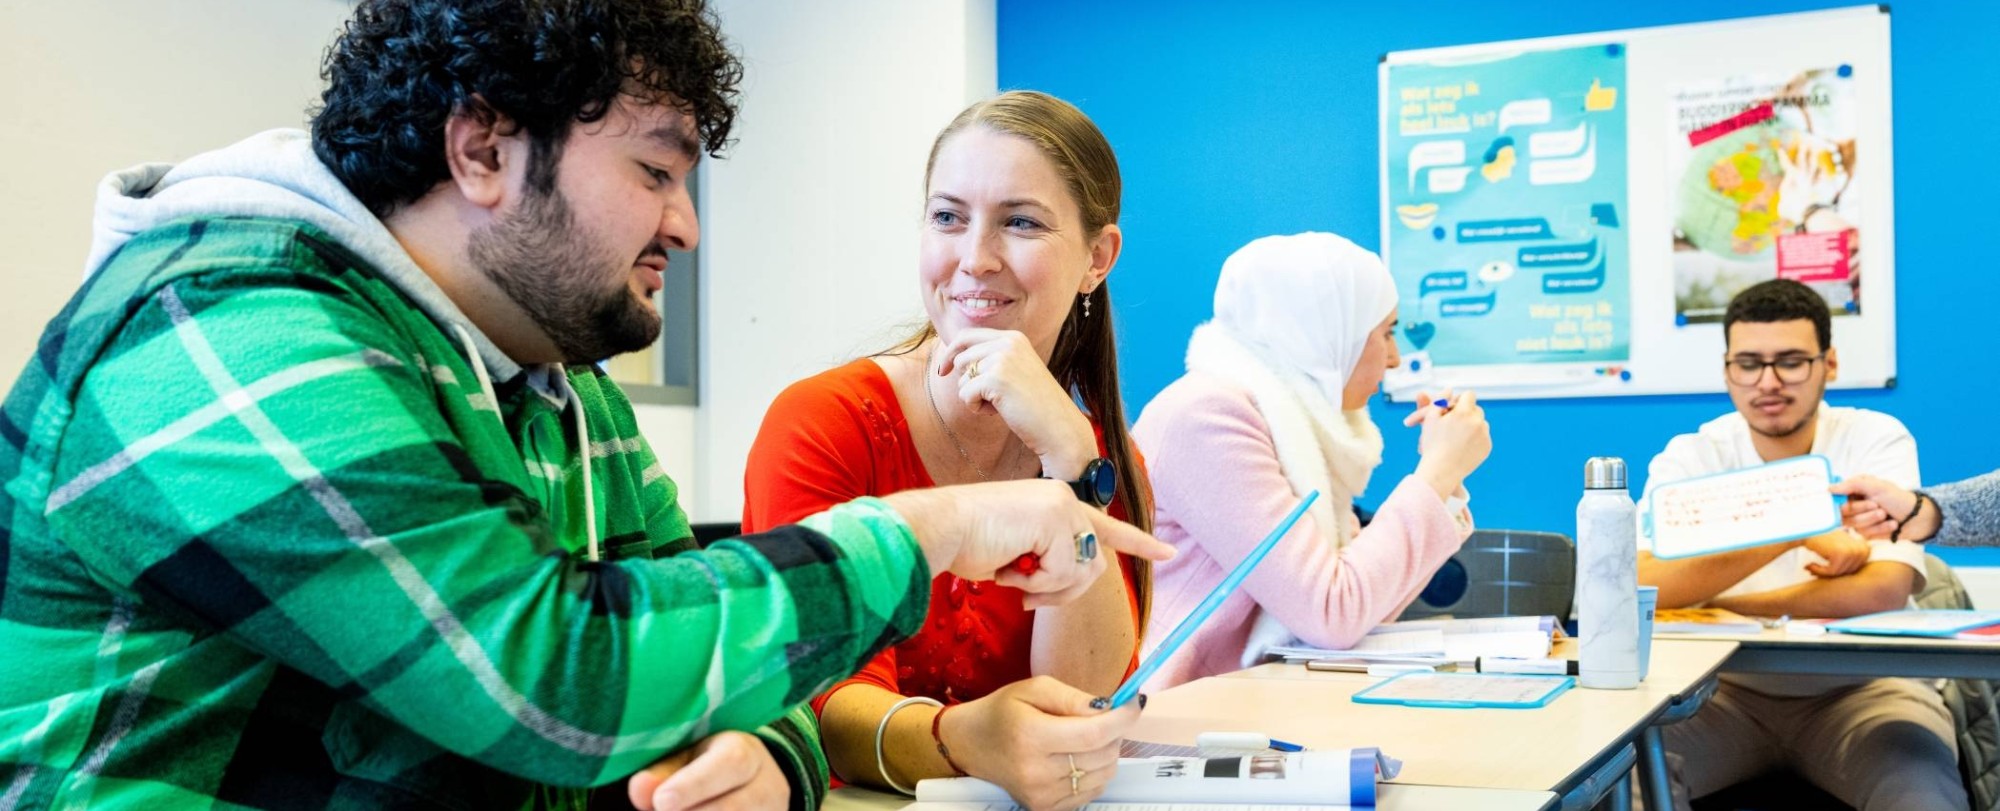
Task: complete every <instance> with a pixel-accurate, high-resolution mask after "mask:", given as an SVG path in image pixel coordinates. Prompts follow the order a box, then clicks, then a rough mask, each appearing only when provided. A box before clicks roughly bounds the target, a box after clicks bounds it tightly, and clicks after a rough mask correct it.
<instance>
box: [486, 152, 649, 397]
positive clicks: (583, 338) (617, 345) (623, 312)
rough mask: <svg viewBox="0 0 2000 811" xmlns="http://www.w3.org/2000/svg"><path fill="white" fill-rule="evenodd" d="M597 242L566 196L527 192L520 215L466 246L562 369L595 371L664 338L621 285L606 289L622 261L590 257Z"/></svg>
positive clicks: (499, 223) (645, 309) (502, 221)
mask: <svg viewBox="0 0 2000 811" xmlns="http://www.w3.org/2000/svg"><path fill="white" fill-rule="evenodd" d="M593 237H594V235H593V234H591V233H589V232H588V231H586V230H583V229H580V228H578V227H577V225H576V218H575V217H574V216H573V214H572V213H571V211H570V207H569V201H568V200H567V199H565V198H564V197H563V194H562V191H561V190H552V191H549V192H547V193H542V192H535V191H530V192H529V194H528V196H527V197H526V198H525V199H523V200H522V202H521V209H520V211H518V212H516V213H514V214H513V215H511V216H508V217H505V218H503V219H500V220H499V221H497V222H494V223H493V224H492V225H490V226H488V227H486V228H482V229H480V230H478V231H475V232H473V234H472V237H471V239H470V240H468V242H467V244H466V254H467V256H468V257H469V258H470V259H471V261H472V264H473V265H474V266H475V267H477V268H479V270H480V271H481V272H482V273H485V274H486V277H487V278H489V279H492V280H493V283H494V284H495V285H497V286H499V288H500V291H501V292H502V293H505V294H507V297H508V298H511V299H513V300H514V303H515V304H517V305H519V306H520V307H521V309H522V310H523V311H525V312H527V314H528V317H529V318H532V319H534V321H535V324H536V325H537V326H539V327H541V329H542V332H543V333H544V334H546V335H548V336H549V340H550V341H552V342H554V343H555V345H556V350H557V351H558V352H560V353H561V354H562V358H563V362H564V363H571V364H582V363H596V362H597V361H600V360H603V359H605V358H608V357H611V356H612V355H616V354H619V353H622V352H631V351H634V350H638V349H644V348H646V347H648V346H651V345H652V343H653V341H654V340H655V339H658V338H659V337H660V314H659V313H657V312H655V311H654V310H653V309H652V308H650V307H647V306H646V305H645V304H644V303H643V302H641V301H640V300H639V299H638V298H637V297H636V296H633V295H632V293H631V291H630V290H629V289H628V288H627V287H626V286H625V285H624V284H618V285H616V286H606V285H605V282H606V281H607V279H606V278H605V270H606V268H610V267H613V266H614V265H616V264H617V263H618V259H617V258H615V257H609V256H604V255H596V254H593V252H592V250H591V248H592V246H593V245H595V244H597V240H595V239H593ZM620 281H621V282H622V281H624V278H623V277H621V278H620Z"/></svg>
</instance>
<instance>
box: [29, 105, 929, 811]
mask: <svg viewBox="0 0 2000 811" xmlns="http://www.w3.org/2000/svg"><path fill="white" fill-rule="evenodd" d="M106 183H107V186H106V187H105V188H104V189H103V190H101V193H100V201H99V217H98V222H97V228H98V231H99V233H98V241H97V245H96V246H95V247H94V248H93V253H92V260H91V264H92V266H93V267H94V268H95V270H94V272H92V273H91V275H90V276H89V277H88V278H87V279H86V281H85V282H84V284H83V287H82V289H81V290H80V291H79V292H78V293H77V294H76V296H75V297H74V298H73V299H71V300H70V302H69V304H68V306H67V307H66V308H65V309H64V310H63V311H62V312H61V313H60V314H59V315H57V316H56V318H55V319H54V321H52V322H51V323H50V324H49V326H48V329H47V331H46V332H44V334H43V336H42V340H41V343H40V346H39V350H38V352H37V354H36V356H35V357H34V358H33V359H32V360H31V361H30V363H29V365H28V367H27V369H26V370H25V371H24V372H23V374H22V375H21V377H20V379H19V381H18V382H17V383H16V385H15V387H14V389H13V391H12V392H11V394H10V395H9V396H8V397H7V399H6V401H5V405H4V408H0V482H4V485H5V489H4V492H0V809H14V808H86V807H88V808H148V809H157V808H182V807H197V808H230V809H233V808H522V807H530V806H547V805H571V806H574V805H578V804H580V803H581V802H582V801H583V799H584V797H585V792H584V790H583V787H588V786H596V785H605V784H612V789H610V790H616V791H617V792H619V793H620V794H622V792H623V789H622V785H618V783H617V781H619V779H620V778H622V777H623V776H625V775H628V774H630V773H631V772H633V771H635V770H637V769H639V768H641V767H643V766H645V765H646V764H648V763H649V762H651V761H653V760H655V759H657V758H659V757H660V756H662V755H664V754H666V753H668V752H670V751H672V750H675V749H678V748H680V747H683V746H685V745H687V744H689V743H691V742H693V741H696V740H698V739H700V738H701V737H704V736H706V735H708V734H711V733H714V732H717V731H721V730H729V729H736V730H750V731H754V732H755V733H756V734H758V735H759V736H760V737H761V739H762V740H764V741H765V742H766V743H767V745H768V746H769V748H770V749H771V751H772V753H773V755H774V756H775V757H776V759H777V760H778V762H779V763H780V764H781V766H783V767H784V768H785V769H786V770H787V774H788V776H789V777H790V778H791V781H792V785H793V787H794V790H795V791H794V793H795V800H794V808H808V809H809V808H811V807H813V806H814V805H815V804H816V802H817V800H818V798H819V797H820V796H821V795H822V794H823V792H824V791H825V783H826V766H825V762H824V759H823V757H822V756H821V754H820V752H819V750H818V748H817V746H818V744H817V738H818V735H817V731H816V729H815V728H814V726H813V720H812V716H811V715H810V713H809V712H806V711H804V710H803V709H802V708H801V706H800V705H801V702H803V701H804V700H806V699H807V698H809V697H810V696H812V695H813V694H815V693H817V692H819V691H820V690H822V689H824V688H826V687H827V686H829V685H831V684H832V683H833V682H834V681H835V680H837V679H839V678H841V677H843V676H845V675H847V674H848V673H850V672H852V671H853V670H854V669H855V668H857V667H859V666H860V664H861V663H862V662H864V661H866V660H867V659H868V658H869V657H870V656H872V655H873V654H874V653H875V652H877V651H879V650H881V649H882V648H883V647H884V646H886V645H888V644H890V643H891V642H893V641H895V640H897V639H900V638H902V637H904V636H907V635H908V634H910V633H911V632H913V631H914V630H915V628H916V627H917V625H918V624H919V623H920V622H921V621H922V619H923V611H924V607H925V606H926V605H927V600H928V597H927V594H928V587H929V581H930V572H929V571H928V567H927V566H926V565H925V563H924V560H923V557H922V554H921V550H920V549H919V548H918V547H917V545H916V543H915V541H914V539H913V538H911V537H910V534H909V528H908V527H907V525H905V524H904V523H903V522H902V521H901V520H900V519H899V518H898V517H897V516H896V515H895V514H894V513H893V512H891V511H889V510H888V509H887V508H886V507H884V506H883V505H882V504H881V503H880V502H876V501H869V500H863V501H859V502H855V503H852V504H848V505H844V506H842V507H837V508H835V509H833V510H830V511H828V512H826V513H822V514H820V515H817V516H813V517H812V518H810V519H807V520H806V521H804V522H802V524H801V525H800V526H797V527H788V528H784V529H781V530H779V531H777V532H773V533H768V534H763V535H759V536H751V537H746V538H740V539H734V540H729V541H724V542H721V543H719V544H716V545H713V546H711V547H710V548H708V549H706V550H695V549H693V544H692V542H691V541H690V540H689V531H688V522H687V518H686V516H685V515H684V514H683V513H682V512H681V510H680V508H679V506H678V505H677V503H676V500H675V488H674V484H673V482H672V481H671V480H670V479H668V478H667V477H666V475H665V473H664V472H662V471H661V469H660V466H659V464H658V462H657V461H656V460H655V458H654V456H653V454H652V451H651V449H650V448H649V447H648V446H647V445H646V442H645V441H644V439H642V438H641V437H640V435H639V432H638V429H637V427H636V425H635V423H634V419H633V414H632V409H631V406H630V404H629V403H628V402H627V401H626V399H625V398H624V396H623V395H622V394H621V393H620V392H619V390H618V388H617V387H616V386H615V385H613V384H612V383H611V382H610V381H609V380H607V379H605V378H604V376H603V375H602V374H601V373H600V372H598V371H597V370H595V369H582V370H578V369H570V370H567V371H566V372H565V371H564V370H561V369H560V368H559V367H546V368H528V369H523V368H521V367H519V366H517V365H515V364H513V363H512V362H511V361H509V360H507V359H506V358H505V356H504V355H501V354H499V353H498V352H497V350H495V349H494V348H493V347H492V345H491V343H490V342H489V341H487V340H486V339H485V338H484V336H482V335H479V334H478V333H477V331H476V330H473V329H471V328H470V325H469V323H467V322H465V320H464V319H463V317H462V316H461V315H460V314H458V312H457V310H456V309H455V308H452V307H451V305H450V303H449V301H448V300H446V299H445V298H444V297H443V295H442V294H441V293H440V292H439V291H438V290H437V289H436V287H435V286H434V285H432V284H431V283H430V282H429V280H428V278H427V277H424V276H423V275H422V273H421V271H418V270H416V269H415V267H414V266H413V265H411V264H410V260H409V258H408V257H407V255H406V254H404V253H403V252H402V251H401V250H400V249H399V248H397V247H395V243H394V242H393V239H391V238H390V237H389V236H388V233H387V231H386V230H384V229H383V228H382V226H381V224H380V223H379V222H377V221H376V220H374V218H373V217H370V216H368V215H367V213H366V211H365V209H363V208H361V207H360V206H359V203H358V202H357V201H354V200H353V198H352V197H351V196H349V195H347V194H346V192H345V190H344V189H342V188H340V187H339V185H338V183H337V182H336V181H334V180H333V179H332V177H331V175H330V174H328V173H326V171H325V170H324V168H323V167H321V166H320V165H319V163H318V162H317V161H316V160H313V159H312V157H311V152H310V149H309V145H308V143H307V141H306V138H305V135H304V134H303V133H297V132H290V131H277V132H272V133H266V134H264V135H260V136H257V137H256V138H253V139H251V140H249V141H245V142H244V143H242V144H238V145H236V146H233V147H230V148H228V149H225V150H221V151H220V152H217V153H210V154H208V155H204V156H201V157H199V158H196V159H194V160H191V161H189V162H188V163H186V164H182V165H181V166H180V167H178V168H175V169H174V170H172V171H171V172H170V171H168V168H167V167H164V166H149V167H141V168H139V169H136V170H131V171H129V172H126V173H121V174H118V175H113V176H112V177H111V178H109V179H107V181H106ZM487 368H490V369H491V371H492V378H493V382H492V383H491V384H490V387H489V385H487V384H485V383H484V381H483V380H482V371H484V370H485V369H487ZM577 409H581V412H582V414H583V416H584V417H585V418H586V419H585V420H584V421H585V422H586V423H587V426H588V428H587V438H586V441H587V442H588V447H589V454H588V459H589V473H590V478H591V484H592V488H591V490H592V495H593V497H594V498H593V499H592V500H591V502H590V503H588V504H586V501H585V496H584V492H585V490H584V480H585V475H584V469H583V468H584V462H583V459H584V456H583V455H582V454H581V453H580V450H579V447H578V442H577V441H576V437H577V433H576V422H575V417H576V410H577ZM586 510H590V511H594V516H595V525H596V527H597V529H598V532H599V535H600V536H601V538H602V541H601V547H602V549H603V555H602V558H603V559H602V560H601V561H591V560H589V559H587V556H586V554H585V552H584V547H585V546H586V542H585V526H586V523H587V522H586V515H585V511H586Z"/></svg>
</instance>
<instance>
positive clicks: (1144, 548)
mask: <svg viewBox="0 0 2000 811" xmlns="http://www.w3.org/2000/svg"><path fill="white" fill-rule="evenodd" d="M1085 511H1086V512H1088V513H1090V528H1091V531H1093V532H1096V533H1097V544H1098V546H1099V547H1100V548H1104V549H1111V550H1113V551H1116V552H1120V553H1123V554H1127V555H1133V556H1136V557H1141V558H1145V559H1147V560H1150V561H1154V562H1156V563H1158V562H1164V561H1169V560H1173V559H1174V554H1175V552H1176V550H1175V549H1174V548H1173V546H1171V545H1169V544H1167V543H1166V542H1164V541H1161V540H1160V539H1158V538H1155V537H1153V536H1151V535H1148V534H1146V531H1145V530H1142V529H1140V528H1138V527H1135V526H1132V525H1131V524H1127V523H1125V522H1123V521H1120V520H1118V519H1116V518H1112V517H1111V516H1110V515H1107V514H1105V513H1101V512H1098V511H1096V510H1091V509H1088V508H1086V510H1085Z"/></svg>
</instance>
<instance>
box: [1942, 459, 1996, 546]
mask: <svg viewBox="0 0 2000 811" xmlns="http://www.w3.org/2000/svg"><path fill="white" fill-rule="evenodd" d="M1924 493H1925V494H1926V495H1929V496H1930V497H1931V500H1932V501H1935V502H1937V506H1938V531H1937V535H1936V536H1935V537H1933V538H1931V543H1935V544H1937V545H1939V546H1995V545H2000V470H1996V471H1993V472H1992V473H1988V474H1986V475H1984V476H1974V477H1972V478H1970V479H1966V480H1964V481H1958V482H1952V483H1951V484H1941V485H1938V486H1936V487H1931V488H1928V489H1926V490H1924Z"/></svg>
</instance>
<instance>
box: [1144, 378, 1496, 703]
mask: <svg viewBox="0 0 2000 811" xmlns="http://www.w3.org/2000/svg"><path fill="white" fill-rule="evenodd" d="M1132 438H1133V439H1134V440H1135V441H1136V442H1137V443H1138V445H1139V448H1140V450H1141V451H1142V452H1143V453H1144V454H1145V456H1146V469H1147V473H1148V475H1149V476H1151V478H1152V485H1153V533H1154V534H1155V535H1157V536H1158V537H1159V538H1160V540H1163V541H1166V542H1167V543H1170V544H1173V545H1174V546H1175V547H1177V548H1178V549H1179V551H1180V554H1179V555H1177V556H1175V558H1174V559H1173V560H1171V561H1168V562H1166V563H1160V564H1154V566H1155V568H1154V574H1153V578H1154V579H1153V612H1152V616H1153V619H1152V623H1151V625H1150V627H1148V628H1147V631H1146V640H1145V646H1146V654H1147V655H1151V653H1152V649H1153V646H1155V645H1157V644H1158V643H1159V642H1160V640H1161V639H1162V638H1163V637H1165V636H1166V634H1167V633H1168V632H1170V631H1172V630H1173V628H1174V626H1175V625H1177V624H1179V623H1180V621H1181V620H1182V619H1183V618H1185V617H1186V616H1187V615H1188V613H1189V612H1191V611H1193V610H1194V607H1195V605H1196V604H1197V603H1199V602H1201V599H1202V598H1203V597H1206V596H1208V593H1209V591H1211V590H1213V589H1214V588H1215V586H1216V584H1218V583H1220V582H1222V578H1223V577H1224V576H1225V575H1227V574H1228V572H1229V570H1230V569H1233V568H1235V566H1236V564H1237V563H1239V562H1241V561H1242V560H1243V558H1244V556H1246V555H1248V554H1249V553H1250V551H1251V550H1252V549H1253V548H1255V547H1256V545H1257V543H1258V542H1259V541H1261V540H1263V538H1264V536H1265V535H1267V534H1269V533H1270V531H1271V529H1272V528H1273V527H1276V526H1277V525H1278V521H1279V520H1281V519H1283V518H1284V517H1285V514H1286V513H1288V512H1290V511H1291V510H1292V508H1293V507H1296V506H1298V503H1299V499H1298V497H1297V496H1295V495H1293V494H1292V488H1291V485H1290V483H1288V482H1287V481H1286V480H1285V474H1284V472H1283V470H1282V469H1280V468H1279V466H1278V452H1277V449H1276V448H1275V447H1274V446H1273V445H1272V442H1271V432H1270V429H1269V428H1268V427H1266V425H1265V423H1264V418H1263V417H1262V415H1260V414H1259V413H1258V412H1257V406H1256V403H1255V402H1254V401H1253V400H1252V399H1251V396H1250V392H1249V391H1248V390H1247V389H1244V388H1242V387H1240V386H1238V385H1236V384H1234V383H1230V382H1227V381H1224V380H1221V379H1219V378H1216V377H1213V376H1209V375H1204V374H1200V373H1190V374H1188V375H1187V376H1185V377H1182V378H1181V379H1179V380H1177V381H1174V383H1173V384H1172V385H1170V386H1168V387H1167V388H1166V390H1165V391H1162V392H1160V395H1159V396H1158V397H1156V398H1154V400H1153V402H1152V403H1151V404H1149V405H1147V406H1146V410H1145V413H1144V414H1142V415H1141V416H1140V417H1139V422H1138V424H1137V425H1135V426H1133V430H1132ZM1344 517H1345V518H1346V519H1347V520H1353V517H1352V515H1351V514H1350V515H1348V516H1344ZM1329 535H1330V534H1329ZM1321 537H1322V536H1321V534H1320V529H1319V527H1317V526H1316V525H1315V524H1314V521H1313V517H1312V514H1311V513H1307V514H1306V515H1305V516H1304V517H1303V518H1301V519H1300V520H1299V523H1298V526H1297V527H1295V528H1293V530H1292V531H1291V533H1290V534H1288V535H1287V536H1286V537H1285V539H1284V540H1283V541H1280V542H1279V543H1278V545H1277V547H1276V548H1274V549H1272V550H1271V554H1270V556H1269V557H1266V558H1265V559H1264V561H1263V563H1261V564H1258V566H1257V568H1256V570H1254V571H1252V572H1251V573H1250V576H1249V578H1247V579H1245V580H1244V581H1243V585H1242V587H1241V588H1240V589H1238V590H1237V592H1236V593H1235V594H1232V595H1230V596H1229V598H1228V600H1226V601H1225V602H1224V603H1223V604H1222V607H1221V608H1219V609H1217V610H1216V612H1215V614H1214V615H1213V616H1211V617H1210V618H1209V619H1208V621H1207V622H1205V623H1203V625H1202V627H1201V629H1200V630H1198V631H1196V632H1195V634H1194V637H1193V638H1191V639H1189V640H1188V642H1187V644H1186V645H1184V646H1182V647H1181V649H1180V650H1179V651H1177V652H1176V653H1175V654H1174V656H1173V658H1171V659H1169V660H1168V661H1167V662H1166V664H1165V665H1164V666H1162V667H1161V668H1160V671H1159V672H1158V673H1157V674H1156V675H1154V677H1153V678H1152V679H1151V680H1150V681H1148V682H1147V683H1146V685H1145V687H1146V689H1148V690H1162V689H1165V688H1168V687H1172V686H1174V685H1176V684H1180V683H1182V682H1186V681H1191V680H1194V679H1198V678H1202V677H1204V676H1213V675H1216V674H1218V673H1226V672H1229V671H1232V670H1237V669H1239V668H1240V667H1241V666H1242V658H1243V648H1244V645H1245V643H1246V642H1247V641H1248V639H1249V636H1250V630H1251V627H1252V624H1253V622H1254V621H1255V620H1256V618H1257V616H1258V614H1259V613H1260V612H1264V611H1269V612H1271V613H1272V615H1274V616H1275V617H1276V618H1277V619H1278V621H1279V622H1280V623H1282V624H1283V625H1284V626H1285V628H1287V629H1289V630H1290V631H1291V632H1292V633H1295V634H1298V635H1299V637H1300V638H1301V639H1302V640H1303V641H1304V642H1305V643H1306V644H1309V645H1315V646H1319V647H1326V648H1346V647H1349V646H1351V645H1353V644H1354V642H1355V641H1356V640H1358V639H1360V638H1361V637H1362V636H1363V635H1365V634H1367V633H1368V631H1369V629H1371V628H1374V627H1375V626H1376V625H1378V624H1380V623H1382V622H1386V621H1388V620H1391V619H1394V618H1395V617H1396V615H1398V614H1400V613H1402V611H1403V608H1404V607H1406V606H1408V605H1409V604H1410V602H1411V601H1412V600H1415V599H1416V596H1417V592H1419V591H1422V590H1423V587H1424V585H1425V584H1427V583H1429V582H1430V577H1431V574H1432V573H1433V572H1435V571H1437V569H1438V567H1439V566H1442V565H1443V564H1444V562H1445V560H1446V559H1448V558H1450V557H1451V555H1452V553H1453V552H1456V551H1458V548H1459V546H1460V544H1462V543H1464V541H1465V537H1466V536H1465V534H1464V533H1463V532H1462V531H1461V530H1460V529H1459V526H1458V524H1457V523H1456V522H1454V521H1453V520H1452V517H1451V515H1450V514H1449V513H1448V512H1447V511H1446V508H1445V504H1444V500H1443V499H1440V498H1438V495H1437V492H1436V491H1435V490H1432V489H1431V488H1430V486H1429V485H1427V484H1425V483H1423V482H1422V481H1419V480H1417V479H1415V478H1414V477H1411V478H1405V479H1403V481H1402V482H1400V483H1399V484H1398V485H1397V486H1396V489H1395V490H1394V491H1393V492H1391V493H1390V494H1389V497H1388V498H1387V499H1385V500H1384V501H1383V502H1382V506H1381V508H1380V509H1378V510H1377V511H1376V512H1375V517H1374V520H1373V521H1372V522H1370V524H1369V525H1368V528H1367V529H1365V530H1362V531H1361V532H1360V534H1359V535H1357V536H1354V537H1353V539H1352V540H1351V541H1350V542H1349V543H1348V546H1347V548H1346V549H1344V550H1340V551H1336V550H1334V549H1333V547H1332V545H1331V544H1330V543H1328V542H1327V541H1324V540H1322V539H1321Z"/></svg>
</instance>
